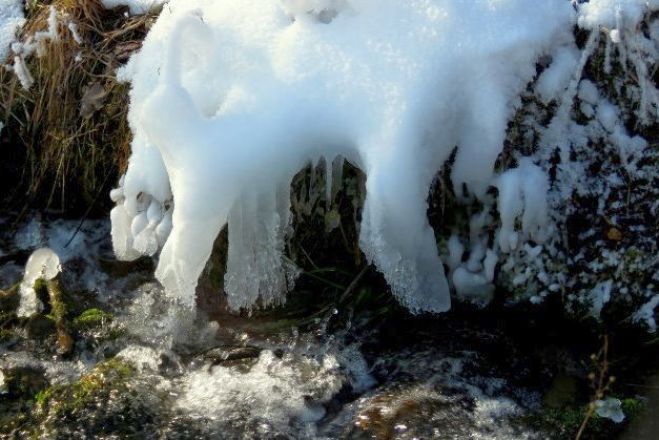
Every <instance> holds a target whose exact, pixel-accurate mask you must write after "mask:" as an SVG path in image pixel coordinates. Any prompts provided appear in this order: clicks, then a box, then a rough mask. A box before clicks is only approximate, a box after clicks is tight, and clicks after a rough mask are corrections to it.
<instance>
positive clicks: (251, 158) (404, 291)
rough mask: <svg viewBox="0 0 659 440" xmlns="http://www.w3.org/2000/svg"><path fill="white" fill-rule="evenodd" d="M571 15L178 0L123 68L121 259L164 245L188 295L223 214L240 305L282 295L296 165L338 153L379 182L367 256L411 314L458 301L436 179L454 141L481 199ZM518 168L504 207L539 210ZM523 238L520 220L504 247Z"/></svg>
mask: <svg viewBox="0 0 659 440" xmlns="http://www.w3.org/2000/svg"><path fill="white" fill-rule="evenodd" d="M575 17H576V16H575V13H574V8H573V7H572V5H571V3H570V2H568V1H555V2H548V1H546V0H497V1H485V0H473V1H461V0H450V1H439V0H411V1H406V2H400V1H396V0H381V1H374V0H343V1H342V0H325V1H292V0H288V1H279V0H258V1H257V0H226V1H222V2H216V1H209V0H185V1H180V0H179V1H177V0H172V1H171V2H169V4H168V7H167V8H164V10H163V12H162V13H161V15H160V17H159V18H158V20H157V22H156V24H155V25H154V26H153V28H152V29H151V31H150V32H149V34H148V36H147V38H146V40H145V42H144V46H143V48H142V50H141V51H140V52H139V53H138V54H137V55H135V56H134V57H133V58H132V59H131V61H130V62H129V64H128V65H127V66H126V68H125V69H123V71H122V72H120V76H121V77H122V78H124V79H126V80H129V81H130V82H131V83H132V90H131V107H130V113H129V122H130V124H131V128H132V131H133V134H134V140H133V144H132V157H131V159H130V163H129V168H128V171H127V173H126V175H125V179H124V181H123V182H122V184H121V185H120V188H118V189H117V190H115V191H114V192H113V194H112V197H113V199H114V200H115V201H116V202H117V206H116V207H115V208H114V210H113V211H112V223H113V228H112V229H113V230H112V235H113V241H114V246H115V250H116V253H117V255H118V257H119V258H123V259H132V258H135V257H137V256H138V255H140V254H147V255H152V254H154V253H155V252H156V251H157V250H158V249H159V248H160V247H162V251H161V254H160V261H159V264H158V268H157V272H156V275H157V277H158V279H159V280H160V281H161V282H162V284H163V285H164V287H165V288H166V290H167V292H168V293H169V295H171V296H172V297H175V298H178V299H179V300H180V301H182V302H183V303H186V304H189V305H192V304H193V302H194V292H195V287H196V285H197V280H198V278H199V276H200V274H201V272H202V270H203V268H204V266H205V264H206V261H207V260H208V258H209V256H210V254H211V250H212V245H213V241H214V239H215V237H216V236H217V234H218V232H219V231H220V229H221V228H222V227H223V226H224V225H225V224H227V223H228V225H229V255H228V263H227V274H226V291H227V294H228V297H229V303H230V305H232V306H233V307H247V306H250V305H251V304H253V303H254V302H255V301H256V300H257V299H260V300H261V302H262V304H271V303H276V302H278V301H281V299H282V295H283V294H284V293H285V292H286V290H287V289H288V288H289V287H290V284H291V278H292V277H291V276H289V275H290V274H294V270H291V268H290V267H289V265H288V263H286V262H285V260H284V259H283V258H282V257H283V256H282V251H283V248H284V237H285V233H286V231H287V228H288V225H289V203H290V202H289V188H290V183H291V179H292V176H293V175H294V174H295V173H296V172H297V171H299V170H300V169H301V168H302V167H303V166H305V164H307V163H309V162H312V163H316V162H317V161H318V160H319V159H320V158H321V157H324V158H326V159H327V160H329V161H331V160H332V159H333V158H334V157H336V156H337V155H342V156H343V157H345V158H346V159H347V160H348V161H350V162H351V163H353V164H354V165H356V166H358V167H359V168H360V169H361V170H362V171H364V173H365V174H366V176H367V183H366V189H367V196H366V201H365V206H364V210H363V219H362V224H361V228H360V234H361V236H360V240H359V242H360V246H361V248H362V250H363V251H364V253H365V254H366V256H367V258H368V259H369V261H371V262H372V263H374V264H375V266H376V267H377V268H378V269H379V270H380V271H381V272H382V273H383V274H384V276H385V278H386V280H387V282H388V283H389V285H390V287H391V289H392V291H393V293H394V295H395V296H396V297H397V299H398V300H399V301H400V302H401V303H402V304H403V305H405V306H407V307H408V308H409V309H410V310H412V311H414V312H421V311H430V312H441V311H445V310H447V309H448V308H449V307H450V297H449V283H448V282H447V279H446V277H445V275H444V271H443V267H442V262H441V260H440V257H439V254H438V249H437V246H436V240H435V236H434V233H433V231H432V229H431V227H430V225H429V223H428V219H427V217H426V211H427V197H428V192H429V188H430V185H431V183H432V181H433V179H434V177H435V175H436V173H437V171H438V170H439V169H440V167H441V166H442V165H443V164H444V163H445V161H446V160H447V159H448V158H449V156H450V155H451V153H452V152H453V151H454V149H455V147H456V146H457V152H456V155H455V161H454V163H453V166H452V170H453V171H452V181H453V184H454V187H455V189H456V192H457V193H458V194H459V195H460V196H461V197H462V196H464V195H465V190H467V191H469V193H471V194H475V195H476V196H477V197H482V196H484V194H485V192H486V190H487V188H488V186H489V185H491V184H493V183H494V182H495V181H494V180H493V168H494V164H495V161H496V159H497V157H498V155H499V153H500V152H501V150H502V148H503V141H504V138H505V133H506V125H507V122H508V120H509V119H510V118H511V116H512V114H513V112H514V111H515V109H516V108H517V107H518V106H519V105H520V100H519V95H520V93H521V92H522V91H523V89H524V88H525V87H526V85H527V84H528V83H529V82H530V81H531V80H532V79H533V78H534V75H535V74H536V62H537V60H538V59H539V57H540V56H542V55H545V54H549V53H550V52H551V51H552V50H553V49H554V48H555V47H556V46H557V44H556V42H563V41H568V40H570V39H571V38H572V25H573V24H574V20H575ZM517 174H520V176H517ZM517 174H514V175H511V176H509V177H508V178H502V179H501V180H499V181H498V182H499V183H498V184H497V185H499V186H500V188H501V189H502V190H503V192H504V193H510V194H509V197H508V199H507V200H509V201H510V202H505V201H504V202H502V203H512V205H511V206H512V208H511V209H513V211H512V212H511V213H510V215H508V214H509V213H506V214H507V215H508V216H507V217H506V218H514V217H515V216H517V215H518V214H522V213H521V211H520V209H524V206H526V207H527V208H536V207H537V206H536V199H534V198H533V196H534V194H533V193H529V192H528V191H532V190H531V189H528V190H527V189H524V190H523V191H522V192H521V193H520V192H519V191H520V190H519V189H511V190H510V191H508V186H509V185H508V183H507V181H508V180H511V179H513V180H515V179H516V181H520V179H522V180H524V179H531V180H534V179H535V180H537V181H538V182H539V184H540V185H541V186H542V185H545V183H544V181H541V180H542V179H540V178H537V177H536V176H535V174H534V168H533V165H532V164H530V165H522V166H520V168H519V171H518V172H517ZM524 182H526V180H524ZM541 189H544V187H542V188H541ZM513 199H515V200H513ZM172 200H173V201H172ZM513 205H514V206H513ZM522 215H523V217H522V221H523V222H525V223H528V225H529V226H530V227H536V226H538V223H539V222H540V223H541V219H539V218H538V216H540V215H541V211H539V210H537V209H533V211H532V212H529V213H528V214H522ZM511 216H512V217H511ZM506 224H507V225H508V223H506ZM170 229H171V232H170ZM531 233H534V232H531ZM513 240H514V239H513V236H512V234H511V231H510V227H509V225H508V226H506V229H505V230H503V231H502V234H501V237H500V241H501V243H505V246H509V245H511V243H512V241H513ZM483 252H484V253H483V255H485V251H484V250H483ZM488 265H489V266H492V265H491V264H489V263H488ZM489 270H490V271H492V270H493V269H492V267H490V269H489Z"/></svg>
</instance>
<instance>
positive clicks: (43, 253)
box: [16, 247, 62, 317]
mask: <svg viewBox="0 0 659 440" xmlns="http://www.w3.org/2000/svg"><path fill="white" fill-rule="evenodd" d="M61 271H62V266H61V265H60V259H59V256H58V255H57V254H56V253H55V252H54V251H53V250H52V249H50V248H47V247H44V248H40V249H37V250H36V251H34V252H33V253H32V255H30V258H28V260H27V263H26V264H25V274H24V275H23V281H22V282H21V285H20V287H19V293H20V295H21V301H20V304H19V306H18V311H17V312H16V314H17V315H18V316H21V317H29V316H31V315H33V314H34V313H37V312H39V311H40V310H41V308H42V307H43V305H42V304H41V301H39V298H37V293H36V292H35V291H34V283H35V282H36V281H37V280H38V279H39V278H41V279H43V280H45V281H49V280H52V279H53V278H55V277H56V276H57V274H58V273H60V272H61Z"/></svg>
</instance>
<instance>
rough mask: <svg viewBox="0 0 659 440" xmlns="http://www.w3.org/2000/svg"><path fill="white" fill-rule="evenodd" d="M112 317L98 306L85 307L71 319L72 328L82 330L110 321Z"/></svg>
mask: <svg viewBox="0 0 659 440" xmlns="http://www.w3.org/2000/svg"><path fill="white" fill-rule="evenodd" d="M113 318H114V317H113V316H112V314H110V313H106V312H104V311H103V310H101V309H98V308H91V309H87V310H85V311H84V312H82V313H81V314H80V315H78V316H77V317H76V318H75V319H73V328H74V329H76V330H78V331H82V330H89V329H91V328H95V327H99V326H101V325H102V324H104V323H109V322H112V319H113Z"/></svg>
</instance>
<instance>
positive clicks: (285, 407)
mask: <svg viewBox="0 0 659 440" xmlns="http://www.w3.org/2000/svg"><path fill="white" fill-rule="evenodd" d="M2 226H3V228H2V229H3V230H4V231H5V232H4V233H3V234H2V237H1V238H0V263H1V266H0V286H10V285H13V284H15V283H17V282H19V281H20V279H21V277H22V275H23V268H24V264H25V261H26V259H27V257H28V256H29V254H30V252H31V251H32V250H34V249H36V248H39V247H44V246H47V247H50V248H51V249H53V250H54V251H55V252H56V253H57V254H58V255H59V258H60V261H61V264H62V273H61V274H60V281H61V284H62V285H63V286H65V289H66V291H67V292H68V293H67V301H69V302H68V304H67V307H68V313H69V315H70V316H76V315H77V317H76V318H69V319H70V328H69V330H70V333H71V334H72V335H73V338H74V339H75V345H74V347H73V349H72V351H71V352H70V353H68V354H61V350H60V352H59V353H58V349H57V342H56V341H55V339H54V336H53V334H54V332H53V331H52V330H51V331H50V332H49V331H44V332H42V333H40V332H39V331H38V328H39V326H38V325H37V324H38V322H39V321H38V320H36V319H33V318H30V319H29V320H25V319H24V320H22V321H21V320H18V321H17V319H16V318H11V319H10V318H8V317H7V316H5V317H3V318H2V319H3V320H4V321H2V322H0V324H2V326H3V331H4V333H3V337H2V339H1V340H0V372H2V373H1V374H0V393H1V394H0V404H1V405H2V407H1V408H0V409H1V410H2V411H3V412H4V415H2V416H0V422H1V424H0V426H1V427H2V431H1V432H0V435H2V436H3V438H25V437H33V438H34V437H37V438H106V439H115V438H117V439H118V438H228V439H233V438H244V439H253V438H264V439H286V438H314V439H316V438H381V439H388V438H392V439H393V438H397V439H413V438H419V439H421V438H454V439H462V438H474V439H519V438H547V436H549V434H547V433H546V432H543V431H541V430H539V429H540V428H538V427H537V426H536V428H533V427H532V426H534V425H533V424H529V423H525V422H524V421H525V420H527V419H528V418H529V417H530V416H531V415H532V414H534V413H535V412H536V411H537V410H539V409H540V408H541V406H542V403H543V390H544V389H545V388H546V385H547V383H548V382H550V379H549V373H548V371H549V370H548V367H547V366H546V365H545V364H544V363H543V362H540V361H538V362H536V361H537V359H539V358H542V356H540V357H537V356H536V357H529V356H525V355H524V354H523V352H525V351H531V352H532V351H533V349H532V348H530V347H526V348H525V347H516V346H515V345H514V344H513V343H512V342H511V339H510V337H509V335H507V334H506V332H505V331H501V330H500V328H499V329H496V328H494V329H493V328H491V324H492V323H491V322H484V323H482V325H480V324H474V323H468V322H465V321H461V318H460V317H458V318H456V317H453V318H443V319H418V318H413V317H409V316H405V317H403V318H400V319H396V320H392V319H388V320H387V319H384V320H376V319H373V316H372V315H369V314H368V313H352V312H351V311H350V310H340V309H335V308H330V309H328V310H327V311H326V312H324V313H322V314H320V315H319V316H317V317H316V318H315V319H314V320H311V321H310V322H309V321H306V322H305V324H304V325H295V322H293V323H291V324H290V325H286V326H279V327H277V329H276V330H268V331H265V330H262V331H261V330H259V329H260V328H261V329H265V328H266V327H267V326H265V325H263V326H261V325H260V324H249V323H250V320H249V319H248V318H240V317H235V319H228V320H225V322H224V323H222V322H220V323H218V322H216V321H210V320H209V319H208V318H207V317H206V316H205V315H204V314H203V312H197V313H195V312H192V311H190V310H188V309H185V308H181V307H179V306H177V305H175V304H172V303H170V302H168V301H167V300H165V299H164V295H163V292H162V290H161V288H160V286H159V285H158V284H157V283H156V282H154V280H153V278H152V275H151V274H152V271H153V262H151V261H149V260H142V261H139V262H137V263H121V262H117V261H115V259H114V256H113V254H112V250H111V244H110V239H109V224H108V222H106V221H91V220H88V221H85V222H84V223H83V224H82V227H79V221H77V220H76V221H70V220H61V219H52V218H48V219H46V218H45V217H43V218H42V217H41V216H39V215H36V216H35V217H33V218H32V219H31V220H30V221H28V222H24V223H22V224H19V225H15V224H9V223H8V221H6V220H5V221H4V224H3V225H2ZM42 300H43V298H42ZM89 310H93V311H94V312H93V313H94V314H95V315H94V316H95V317H96V318H99V319H96V320H90V322H86V321H85V319H84V316H85V313H86V312H87V314H88V315H89V313H90V312H89ZM101 311H102V312H101ZM43 314H44V315H46V314H48V310H47V306H46V305H44V310H43ZM259 319H260V321H257V322H258V323H262V322H264V323H267V314H266V318H259ZM10 321H11V322H10ZM376 322H377V324H376ZM246 323H248V324H246ZM268 328H272V326H270V327H268ZM566 362H568V363H569V361H566ZM575 368H576V367H575ZM17 372H18V373H17ZM19 373H20V374H19ZM17 376H20V377H21V378H22V381H23V382H21V383H20V386H17V385H16V377H17ZM12 378H13V379H12ZM12 380H13V381H14V382H12ZM12 383H13V385H12ZM12 387H13V388H12Z"/></svg>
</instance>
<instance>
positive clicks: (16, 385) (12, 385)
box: [0, 367, 48, 399]
mask: <svg viewBox="0 0 659 440" xmlns="http://www.w3.org/2000/svg"><path fill="white" fill-rule="evenodd" d="M0 372H1V373H2V376H3V385H2V387H1V389H2V390H3V391H4V393H6V394H7V396H8V397H9V398H13V399H19V398H32V397H33V396H34V395H35V394H36V393H37V392H39V391H40V390H42V389H43V388H45V387H46V386H47V385H48V382H47V380H46V377H45V372H44V370H42V369H39V368H35V367H15V368H2V369H0ZM0 394H3V393H1V392H0Z"/></svg>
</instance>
